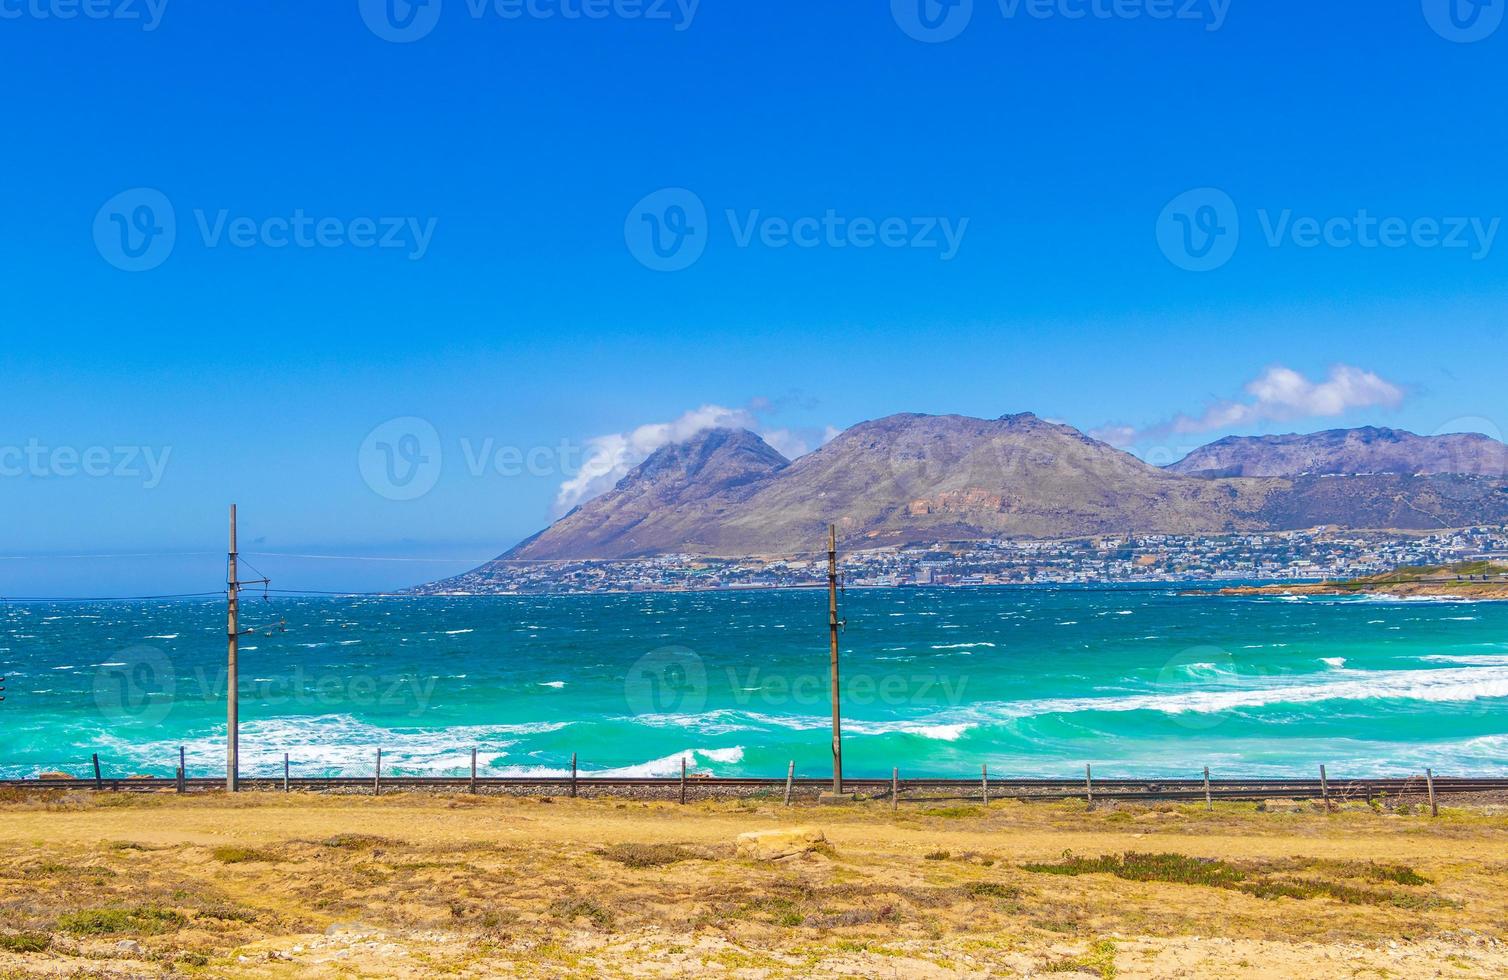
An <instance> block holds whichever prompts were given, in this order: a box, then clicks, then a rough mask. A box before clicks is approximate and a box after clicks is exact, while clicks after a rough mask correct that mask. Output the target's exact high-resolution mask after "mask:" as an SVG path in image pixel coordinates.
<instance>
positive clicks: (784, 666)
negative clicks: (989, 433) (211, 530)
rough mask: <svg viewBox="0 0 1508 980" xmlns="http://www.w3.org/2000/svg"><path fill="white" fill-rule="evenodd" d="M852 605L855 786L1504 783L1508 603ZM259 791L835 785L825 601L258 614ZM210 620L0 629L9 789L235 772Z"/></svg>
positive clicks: (291, 606) (342, 607)
mask: <svg viewBox="0 0 1508 980" xmlns="http://www.w3.org/2000/svg"><path fill="white" fill-rule="evenodd" d="M1179 591H1180V590H1179V589H1178V588H1175V587H1167V588H1158V589H1145V588H1136V589H1132V588H1097V589H1075V588H1057V589H1053V588H1046V589H1020V590H1016V589H950V590H940V589H939V590H925V589H916V590H911V589H896V590H872V591H870V590H866V591H850V592H849V593H848V594H847V596H846V597H845V613H846V616H847V620H848V624H847V629H846V631H845V633H844V634H843V663H844V678H843V691H844V699H845V726H846V741H845V760H846V763H847V769H848V771H849V773H851V774H853V775H888V774H889V772H890V769H891V767H892V766H898V767H900V769H901V771H902V773H903V774H906V775H911V776H921V775H943V776H967V775H971V774H977V773H978V771H979V766H980V765H981V764H987V765H988V766H989V767H990V771H991V773H992V774H997V775H1000V776H1002V777H1004V776H1011V775H1024V776H1061V777H1071V776H1073V775H1075V774H1076V773H1082V771H1083V765H1084V764H1085V763H1092V764H1094V766H1095V769H1096V773H1097V774H1099V775H1103V776H1106V777H1110V776H1117V775H1125V776H1143V775H1146V776H1151V775H1182V776H1190V775H1194V774H1196V773H1197V771H1198V768H1199V767H1201V766H1204V765H1209V766H1210V767H1211V769H1212V770H1213V771H1214V772H1215V774H1216V775H1228V776H1229V775H1238V774H1239V775H1288V774H1300V773H1302V774H1304V775H1310V774H1312V773H1313V772H1314V771H1315V767H1316V766H1317V765H1318V764H1319V763H1321V762H1324V763H1327V764H1328V765H1329V767H1330V771H1331V773H1332V774H1333V775H1335V776H1337V777H1342V778H1343V777H1347V776H1352V775H1357V776H1359V775H1367V774H1391V775H1402V774H1407V773H1411V772H1417V771H1421V770H1422V769H1423V768H1424V767H1425V766H1431V767H1433V768H1434V769H1435V770H1436V771H1437V772H1441V773H1445V774H1451V775H1460V774H1468V773H1471V774H1496V775H1508V604H1503V603H1496V604H1494V603H1488V602H1438V601H1397V600H1384V599H1370V598H1360V599H1351V598H1347V599H1301V600H1285V599H1274V598H1231V597H1225V598H1222V597H1214V596H1186V595H1180V594H1179ZM245 610H246V611H245V615H244V617H243V624H244V625H249V626H253V627H260V626H267V625H273V624H276V623H277V622H278V621H279V620H282V621H285V623H286V631H272V632H260V631H259V632H258V633H256V634H254V635H252V636H249V637H247V638H246V639H245V640H243V645H242V665H241V692H242V694H241V698H242V702H241V718H242V735H241V745H242V753H243V759H244V766H243V768H244V770H245V771H246V772H248V773H257V772H261V773H271V772H274V771H281V766H282V757H283V753H284V752H287V753H289V755H290V757H291V760H292V766H293V769H294V772H295V773H297V774H307V775H314V774H337V773H344V774H351V775H358V774H364V773H369V772H371V770H372V768H373V757H374V754H375V750H376V748H378V747H379V746H380V747H381V748H382V749H383V756H384V771H386V772H391V773H405V774H406V773H413V774H437V773H445V772H453V773H461V772H464V771H466V770H467V769H468V767H469V761H470V752H471V749H472V747H476V748H477V749H478V750H479V759H480V765H481V768H482V772H483V773H484V774H489V775H514V774H532V773H539V774H551V773H562V772H565V771H567V770H568V767H569V760H570V756H571V753H573V752H575V753H578V754H579V757H580V760H581V767H582V770H583V772H586V773H591V772H603V771H606V772H612V773H615V774H630V775H670V774H673V773H676V772H678V771H679V768H680V759H681V758H682V757H683V756H685V757H687V758H689V760H690V764H691V766H692V767H693V771H699V772H707V773H715V774H719V775H768V776H778V775H783V774H784V772H785V766H786V762H787V760H789V759H795V760H796V763H797V768H798V771H799V772H801V773H802V774H804V775H814V776H818V775H822V774H823V773H824V772H825V771H827V770H828V767H829V765H830V763H829V753H828V734H827V726H828V724H829V721H828V715H827V711H828V709H827V703H828V681H827V647H826V640H827V638H826V595H825V594H824V593H822V592H820V591H805V590H800V591H757V592H756V591H750V592H723V593H706V594H666V595H624V596H562V597H489V598H413V599H377V598H357V599H314V598H300V599H281V600H275V601H273V602H271V603H263V602H261V601H260V600H259V599H256V598H255V597H252V596H250V595H248V597H247V600H246V603H245ZM224 630H225V618H224V607H223V604H221V603H216V602H198V601H192V602H148V603H143V602H132V603H83V604H78V603H69V604H57V605H47V604H8V605H4V606H0V674H5V675H8V677H9V680H8V681H7V684H6V686H7V687H8V689H9V690H8V691H7V697H8V700H6V701H5V702H4V703H3V704H0V776H6V777H16V776H22V775H31V774H34V773H37V772H39V771H45V770H53V769H61V770H64V771H68V772H73V773H76V774H83V773H84V772H85V771H86V770H87V769H88V760H89V756H90V754H91V753H93V752H98V753H99V754H100V756H101V759H102V762H103V764H104V766H105V768H106V771H107V773H111V774H122V775H124V774H130V773H155V774H162V775H167V774H170V773H171V772H172V769H173V766H174V765H175V763H176V756H177V750H178V746H180V745H182V746H185V747H186V750H187V753H188V761H189V769H190V772H191V774H194V775H201V774H202V775H214V774H216V773H217V772H223V767H224V761H223V759H224V755H223V753H224V749H223V744H224V743H223V739H224V733H225V720H224V701H223V692H224V678H225V673H224V671H225V647H224Z"/></svg>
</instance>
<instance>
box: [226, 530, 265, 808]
mask: <svg viewBox="0 0 1508 980" xmlns="http://www.w3.org/2000/svg"><path fill="white" fill-rule="evenodd" d="M268 583H269V580H268V579H265V578H260V579H255V580H253V581H250V582H243V581H241V579H240V577H239V575H238V574H237V571H236V505H235V504H231V505H230V553H229V555H227V556H226V561H225V607H226V622H225V644H226V649H225V791H226V792H228V793H235V792H237V791H239V790H240V788H241V670H240V663H239V661H240V654H241V637H243V636H245V635H246V634H247V633H251V632H254V631H253V630H243V629H241V622H240V613H241V589H242V588H244V587H246V586H248V585H262V586H265V585H267V584H268Z"/></svg>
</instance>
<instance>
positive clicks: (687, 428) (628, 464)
mask: <svg viewBox="0 0 1508 980" xmlns="http://www.w3.org/2000/svg"><path fill="white" fill-rule="evenodd" d="M771 408H772V405H771V403H770V402H768V401H766V400H764V399H755V400H754V401H753V402H751V403H750V407H748V408H727V407H725V406H722V405H702V406H701V407H699V408H694V409H691V410H690V411H688V412H684V413H682V414H681V416H680V417H679V418H676V419H674V420H673V421H670V422H651V423H648V424H646V425H641V426H639V427H638V428H636V429H633V430H632V431H629V432H613V433H609V434H607V435H601V436H594V437H592V438H591V439H588V440H587V450H586V453H585V458H584V460H583V463H582V467H581V470H580V471H579V472H578V473H577V474H576V475H575V476H573V477H571V478H570V479H568V480H566V481H565V482H564V483H562V484H561V485H560V490H559V492H558V493H556V495H555V510H556V513H557V514H564V513H565V512H566V511H569V510H570V509H571V508H573V507H576V506H579V505H580V504H583V503H585V502H586V501H588V500H591V499H592V498H593V497H596V496H600V495H601V494H604V493H606V492H607V491H609V490H611V489H612V488H613V487H615V486H617V485H618V481H619V480H621V479H623V478H624V477H625V476H627V475H628V472H629V471H630V470H632V469H633V468H634V467H635V466H638V465H639V464H640V463H642V462H644V460H646V459H648V458H649V455H650V454H651V453H653V452H654V451H655V450H656V449H660V448H661V447H663V446H668V445H670V444H671V443H676V442H684V441H685V440H687V439H690V438H691V437H692V436H694V435H696V434H697V433H698V432H702V431H704V430H706V429H719V428H729V429H749V430H750V431H752V432H757V433H758V434H759V436H760V438H762V439H764V440H765V442H768V443H769V444H770V445H771V446H772V447H774V449H775V450H776V451H777V452H779V453H780V454H781V455H782V456H784V457H785V458H786V459H795V458H796V457H798V456H805V455H806V454H807V453H809V452H811V448H812V447H811V445H810V444H809V441H808V439H807V438H806V437H804V436H802V435H801V434H799V433H797V432H794V431H792V430H790V429H774V428H767V427H765V426H764V424H763V423H762V422H761V420H760V417H759V416H760V413H761V412H764V411H769V410H771ZM830 431H831V429H830ZM821 441H822V442H826V441H827V439H822V440H821Z"/></svg>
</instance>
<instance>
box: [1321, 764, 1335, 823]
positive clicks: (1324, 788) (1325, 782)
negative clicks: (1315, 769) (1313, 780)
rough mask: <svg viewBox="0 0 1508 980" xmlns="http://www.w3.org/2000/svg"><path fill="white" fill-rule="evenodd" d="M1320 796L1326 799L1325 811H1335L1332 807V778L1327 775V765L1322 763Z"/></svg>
mask: <svg viewBox="0 0 1508 980" xmlns="http://www.w3.org/2000/svg"><path fill="white" fill-rule="evenodd" d="M1320 796H1321V797H1322V798H1323V799H1324V801H1325V812H1326V813H1331V812H1333V811H1332V810H1331V808H1330V780H1329V779H1327V778H1326V776H1325V765H1324V763H1320Z"/></svg>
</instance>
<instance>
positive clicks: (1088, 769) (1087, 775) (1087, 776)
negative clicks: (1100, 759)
mask: <svg viewBox="0 0 1508 980" xmlns="http://www.w3.org/2000/svg"><path fill="white" fill-rule="evenodd" d="M1084 801H1085V802H1086V803H1088V804H1089V805H1090V806H1094V768H1093V767H1092V766H1090V764H1089V763H1087V762H1086V763H1084Z"/></svg>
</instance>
